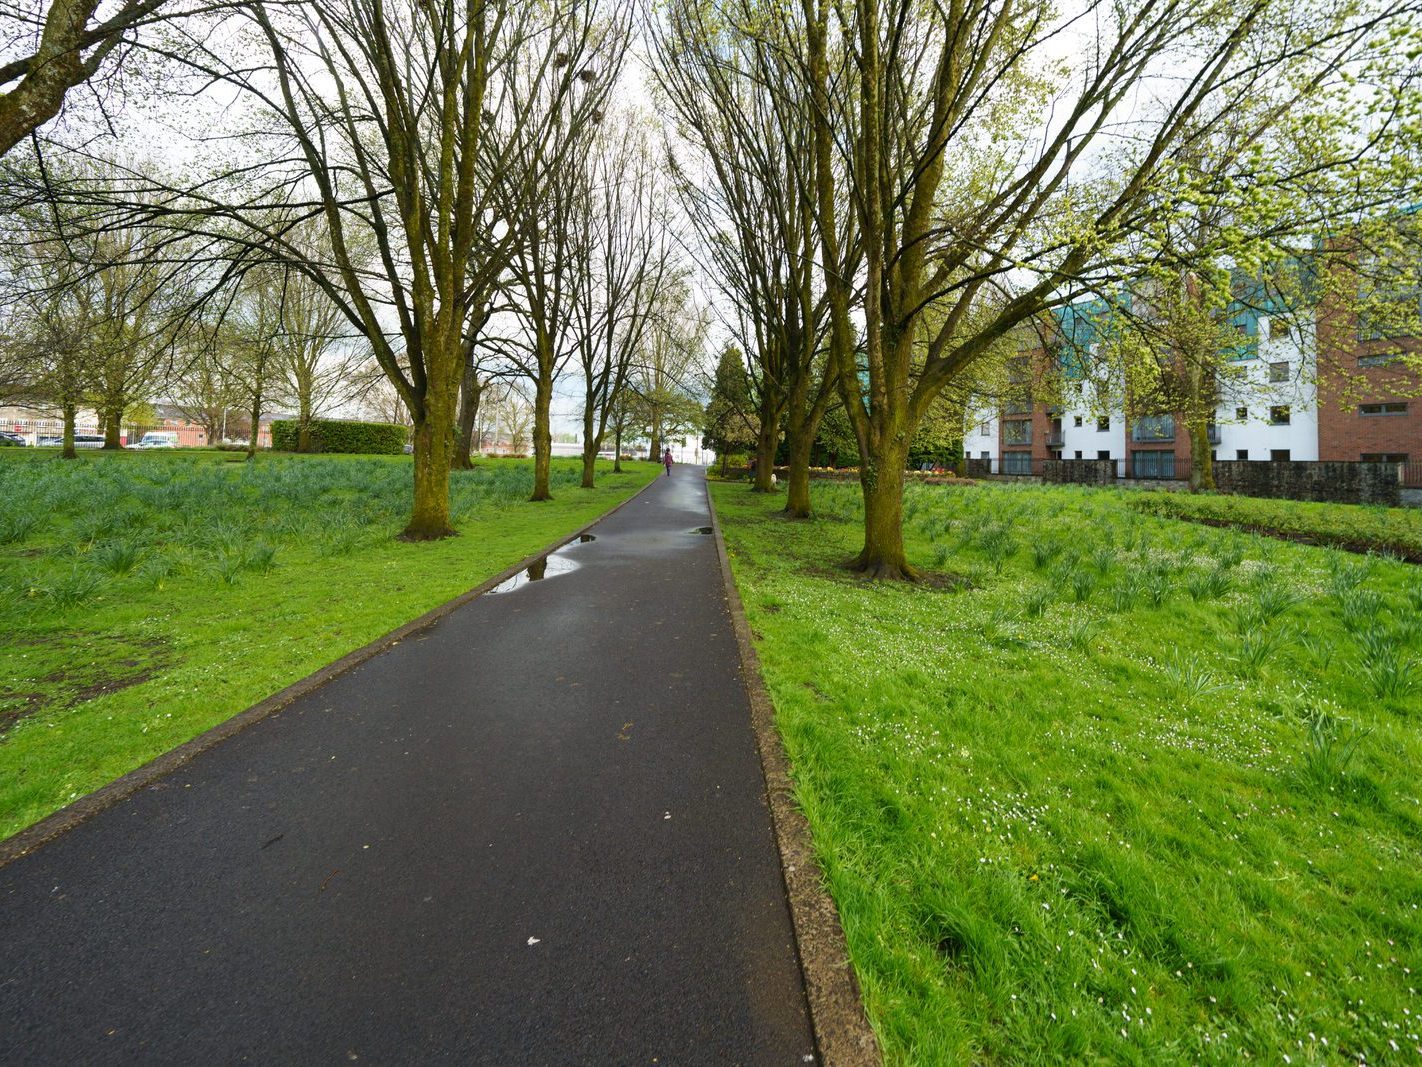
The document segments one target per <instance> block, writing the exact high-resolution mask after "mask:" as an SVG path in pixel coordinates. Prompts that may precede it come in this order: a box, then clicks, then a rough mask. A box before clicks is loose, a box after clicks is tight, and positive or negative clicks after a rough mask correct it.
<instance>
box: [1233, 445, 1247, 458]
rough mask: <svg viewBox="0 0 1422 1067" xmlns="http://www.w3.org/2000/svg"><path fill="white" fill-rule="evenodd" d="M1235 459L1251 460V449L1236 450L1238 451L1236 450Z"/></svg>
mask: <svg viewBox="0 0 1422 1067" xmlns="http://www.w3.org/2000/svg"><path fill="white" fill-rule="evenodd" d="M1234 458H1235V459H1248V458H1249V449H1247V448H1236V449H1235V450H1234Z"/></svg>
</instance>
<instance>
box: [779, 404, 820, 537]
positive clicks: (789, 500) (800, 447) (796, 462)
mask: <svg viewBox="0 0 1422 1067" xmlns="http://www.w3.org/2000/svg"><path fill="white" fill-rule="evenodd" d="M786 438H787V440H786V443H787V444H788V445H789V450H790V455H789V457H788V458H789V460H790V469H789V471H788V473H787V475H786V478H785V514H786V515H787V516H789V517H790V518H792V519H808V518H809V517H810V451H811V450H812V449H813V448H814V447H815V435H814V432H813V431H812V430H807V429H806V428H804V427H801V429H800V431H799V432H796V431H795V430H794V429H793V428H791V429H789V430H787V431H786Z"/></svg>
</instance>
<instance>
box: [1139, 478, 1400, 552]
mask: <svg viewBox="0 0 1422 1067" xmlns="http://www.w3.org/2000/svg"><path fill="white" fill-rule="evenodd" d="M1133 504H1134V506H1135V507H1137V508H1139V509H1140V510H1142V511H1145V512H1148V513H1150V514H1152V515H1162V516H1167V517H1169V518H1175V519H1188V520H1190V521H1193V522H1207V523H1227V524H1229V525H1231V526H1238V527H1241V528H1244V529H1249V530H1259V531H1261V532H1270V533H1275V534H1279V535H1282V536H1285V537H1293V538H1302V539H1306V540H1308V541H1311V542H1316V543H1318V544H1325V545H1336V546H1339V547H1344V548H1350V549H1352V550H1354V551H1366V550H1375V551H1378V552H1393V553H1397V554H1399V555H1402V556H1406V557H1408V558H1414V559H1419V558H1422V509H1418V508H1385V507H1377V506H1365V505H1361V504H1322V503H1309V502H1303V501H1297V500H1261V499H1259V498H1257V497H1247V496H1216V495H1214V494H1190V493H1141V494H1140V495H1138V496H1137V497H1134V498H1133Z"/></svg>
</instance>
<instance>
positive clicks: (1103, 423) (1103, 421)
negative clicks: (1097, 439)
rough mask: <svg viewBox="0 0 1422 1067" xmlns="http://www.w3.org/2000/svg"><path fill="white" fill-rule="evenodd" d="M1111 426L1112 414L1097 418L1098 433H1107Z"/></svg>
mask: <svg viewBox="0 0 1422 1067" xmlns="http://www.w3.org/2000/svg"><path fill="white" fill-rule="evenodd" d="M1110 428H1111V416H1109V415H1102V416H1101V417H1100V418H1099V419H1097V420H1096V432H1097V433H1105V432H1106V431H1107V430H1109V429H1110Z"/></svg>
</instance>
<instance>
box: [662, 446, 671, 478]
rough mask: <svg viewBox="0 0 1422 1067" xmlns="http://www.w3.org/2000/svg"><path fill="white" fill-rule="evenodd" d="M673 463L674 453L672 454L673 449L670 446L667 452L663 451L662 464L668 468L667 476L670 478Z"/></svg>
mask: <svg viewBox="0 0 1422 1067" xmlns="http://www.w3.org/2000/svg"><path fill="white" fill-rule="evenodd" d="M671 465H672V454H671V449H670V448H668V449H667V450H666V451H665V452H663V453H662V466H663V467H665V468H666V469H667V477H668V478H670V477H671Z"/></svg>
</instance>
